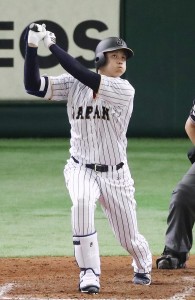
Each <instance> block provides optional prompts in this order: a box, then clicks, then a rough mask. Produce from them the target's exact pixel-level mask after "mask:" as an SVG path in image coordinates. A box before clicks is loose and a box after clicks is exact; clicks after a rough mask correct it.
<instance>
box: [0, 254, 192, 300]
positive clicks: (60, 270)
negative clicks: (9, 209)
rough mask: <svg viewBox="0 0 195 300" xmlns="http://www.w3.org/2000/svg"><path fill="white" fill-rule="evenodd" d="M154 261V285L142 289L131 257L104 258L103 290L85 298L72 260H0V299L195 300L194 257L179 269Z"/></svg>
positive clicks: (76, 268) (70, 258)
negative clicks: (165, 267) (158, 265)
mask: <svg viewBox="0 0 195 300" xmlns="http://www.w3.org/2000/svg"><path fill="white" fill-rule="evenodd" d="M155 261H156V257H154V258H153V272H152V284H151V285H150V286H139V285H133V284H132V277H133V269H132V267H131V259H130V258H129V257H128V256H118V257H116V256H111V257H101V266H102V274H101V291H100V293H99V294H98V295H86V294H81V293H80V292H78V275H79V270H78V267H77V265H76V263H75V260H74V258H73V257H39V258H11V259H10V258H1V259H0V299H1V300H2V299H22V300H24V299H30V298H31V299H32V298H33V300H34V299H41V300H42V299H170V300H174V299H185V300H192V299H195V256H192V255H191V256H190V259H189V261H188V264H187V268H186V269H180V270H157V269H156V265H155Z"/></svg>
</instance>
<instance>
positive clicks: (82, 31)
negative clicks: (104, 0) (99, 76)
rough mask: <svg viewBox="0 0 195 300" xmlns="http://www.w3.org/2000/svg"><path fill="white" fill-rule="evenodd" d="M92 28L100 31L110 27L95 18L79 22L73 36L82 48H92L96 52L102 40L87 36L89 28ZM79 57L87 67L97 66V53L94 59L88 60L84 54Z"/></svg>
mask: <svg viewBox="0 0 195 300" xmlns="http://www.w3.org/2000/svg"><path fill="white" fill-rule="evenodd" d="M91 28H92V29H96V30H97V31H98V32H102V31H105V30H107V29H108V27H107V26H106V24H104V23H102V22H100V21H95V20H88V21H84V22H81V23H80V24H78V25H77V27H76V28H75V30H74V34H73V38H74V42H75V43H76V44H77V45H78V46H79V47H80V48H82V49H88V50H92V51H93V52H95V49H96V46H97V44H98V43H99V42H100V40H97V39H94V38H89V37H88V36H87V30H88V29H91ZM77 59H78V61H79V62H80V63H82V64H83V65H84V66H85V67H86V68H89V69H93V68H94V67H95V66H94V60H95V54H94V58H93V59H92V60H86V59H85V58H83V57H82V56H79V57H77Z"/></svg>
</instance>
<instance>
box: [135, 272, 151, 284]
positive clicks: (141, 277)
mask: <svg viewBox="0 0 195 300" xmlns="http://www.w3.org/2000/svg"><path fill="white" fill-rule="evenodd" d="M133 283H134V284H141V285H150V284H151V275H150V274H149V273H135V274H134V277H133Z"/></svg>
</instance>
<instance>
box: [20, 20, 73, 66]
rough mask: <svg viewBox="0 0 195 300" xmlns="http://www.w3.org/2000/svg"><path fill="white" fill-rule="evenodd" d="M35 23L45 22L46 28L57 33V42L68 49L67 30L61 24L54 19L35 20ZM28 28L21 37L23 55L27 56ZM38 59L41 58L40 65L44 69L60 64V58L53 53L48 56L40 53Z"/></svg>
mask: <svg viewBox="0 0 195 300" xmlns="http://www.w3.org/2000/svg"><path fill="white" fill-rule="evenodd" d="M34 23H38V24H43V23H44V24H45V25H46V29H48V30H49V31H51V32H53V33H55V36H56V41H57V44H58V45H59V46H60V47H61V48H62V49H64V50H65V51H68V37H67V35H66V32H65V31H64V29H63V28H62V27H61V26H60V25H58V24H57V23H54V22H52V21H48V20H37V21H34ZM26 30H27V28H26V29H25V30H24V31H23V32H22V35H21V38H20V51H21V53H22V56H23V57H25V43H26V41H25V34H26ZM38 60H39V66H40V68H42V69H48V68H52V67H55V66H57V65H58V64H59V62H58V60H57V59H56V58H55V57H54V56H53V54H49V55H47V56H40V55H39V56H38Z"/></svg>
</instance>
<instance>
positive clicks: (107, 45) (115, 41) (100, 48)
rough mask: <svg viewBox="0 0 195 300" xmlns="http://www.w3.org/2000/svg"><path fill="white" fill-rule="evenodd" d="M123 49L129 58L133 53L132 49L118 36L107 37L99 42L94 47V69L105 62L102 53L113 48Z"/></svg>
mask: <svg viewBox="0 0 195 300" xmlns="http://www.w3.org/2000/svg"><path fill="white" fill-rule="evenodd" d="M119 49H124V50H126V53H127V58H130V57H132V56H133V55H134V53H133V50H131V49H130V48H128V47H127V44H126V43H125V41H123V40H122V39H121V38H118V37H109V38H106V39H104V40H102V41H101V42H99V44H98V45H97V47H96V50H95V67H96V70H98V69H99V67H101V66H103V65H104V64H105V62H106V58H105V55H104V53H105V52H110V51H114V50H119Z"/></svg>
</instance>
